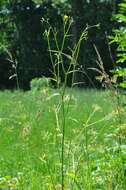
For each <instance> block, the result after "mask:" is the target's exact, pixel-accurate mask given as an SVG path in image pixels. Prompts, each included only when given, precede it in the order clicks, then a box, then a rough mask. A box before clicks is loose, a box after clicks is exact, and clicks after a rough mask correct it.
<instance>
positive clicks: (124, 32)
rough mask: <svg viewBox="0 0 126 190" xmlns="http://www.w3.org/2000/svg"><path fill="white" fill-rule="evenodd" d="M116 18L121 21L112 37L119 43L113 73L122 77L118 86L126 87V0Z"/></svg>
mask: <svg viewBox="0 0 126 190" xmlns="http://www.w3.org/2000/svg"><path fill="white" fill-rule="evenodd" d="M114 18H115V19H116V21H117V22H118V23H119V28H118V29H115V30H114V36H113V37H111V43H116V45H117V61H116V67H115V69H114V70H113V71H112V73H113V74H114V76H115V77H116V78H117V79H118V78H121V80H120V81H119V84H118V86H119V87H121V88H123V89H126V67H125V63H126V0H123V2H122V3H120V4H119V13H118V14H116V15H114ZM117 82H118V81H117Z"/></svg>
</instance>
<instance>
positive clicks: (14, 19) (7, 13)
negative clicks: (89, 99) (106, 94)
mask: <svg viewBox="0 0 126 190" xmlns="http://www.w3.org/2000/svg"><path fill="white" fill-rule="evenodd" d="M117 3H119V1H116V0H109V1H107V0H104V1H100V0H92V1H88V0H71V1H64V3H58V1H53V0H43V1H37V0H36V1H35V0H34V1H33V0H10V1H6V0H3V1H1V3H0V88H14V87H15V84H16V80H15V78H13V79H11V80H9V76H11V75H13V74H14V72H15V70H14V68H13V64H11V63H10V61H7V58H8V54H7V52H6V50H5V49H8V51H9V52H10V53H11V55H12V57H13V60H14V61H16V63H18V64H17V68H16V69H17V73H18V78H19V86H20V88H23V89H29V83H30V81H31V80H32V79H33V78H35V77H41V76H46V77H49V76H51V75H52V73H51V69H52V66H51V62H50V58H49V54H48V47H47V40H46V39H45V37H44V36H43V33H44V30H45V26H44V24H42V22H41V19H42V17H44V18H45V19H47V18H48V19H49V22H50V23H51V24H52V26H54V27H55V28H57V30H58V31H59V33H62V15H63V14H67V15H70V16H71V17H72V18H73V20H74V24H73V25H72V29H71V33H72V34H73V39H72V43H73V45H74V44H75V43H76V41H77V40H78V38H79V35H80V33H81V31H82V30H83V29H84V28H85V27H86V24H89V25H95V24H98V23H99V24H100V29H97V28H94V29H92V30H90V31H89V34H88V40H87V41H86V42H84V43H83V44H82V46H81V51H80V55H79V60H78V62H79V64H78V67H79V65H81V69H82V70H83V71H84V73H85V74H83V75H82V74H80V73H78V74H77V76H76V77H77V78H76V80H77V82H78V81H82V82H83V85H82V86H84V87H93V85H95V86H99V84H98V82H97V81H96V80H95V76H96V75H97V73H95V72H94V71H91V70H89V69H88V68H90V67H96V58H97V57H96V53H95V51H94V48H93V44H96V46H97V48H98V50H99V53H100V55H101V57H102V59H103V62H104V66H105V69H106V71H107V72H108V71H109V70H110V69H111V68H112V61H111V58H110V54H109V53H110V52H109V49H108V42H107V36H106V35H110V34H111V33H112V29H113V26H114V24H115V23H114V22H113V21H112V20H111V18H112V14H113V12H117V11H118V10H117ZM59 42H60V36H59ZM70 43H71V42H70ZM67 45H69V44H67ZM52 46H53V39H52ZM14 64H15V62H14ZM61 75H62V73H61ZM61 78H62V82H63V80H64V79H63V77H61ZM91 81H92V82H91ZM68 84H70V81H68Z"/></svg>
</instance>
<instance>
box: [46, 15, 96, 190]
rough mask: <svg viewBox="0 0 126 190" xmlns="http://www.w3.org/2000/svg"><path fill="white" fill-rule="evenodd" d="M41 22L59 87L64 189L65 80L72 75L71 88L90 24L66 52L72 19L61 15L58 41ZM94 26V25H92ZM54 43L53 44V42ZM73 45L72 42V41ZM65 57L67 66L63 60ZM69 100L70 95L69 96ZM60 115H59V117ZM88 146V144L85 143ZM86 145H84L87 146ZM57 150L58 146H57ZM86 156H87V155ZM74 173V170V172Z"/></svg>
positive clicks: (66, 107)
mask: <svg viewBox="0 0 126 190" xmlns="http://www.w3.org/2000/svg"><path fill="white" fill-rule="evenodd" d="M42 21H43V22H45V24H46V25H47V26H48V28H47V30H45V35H46V38H47V42H48V51H49V54H50V60H51V63H52V68H53V70H52V73H53V76H54V77H53V78H51V79H52V80H53V81H55V83H56V86H57V88H58V89H59V97H60V98H59V104H58V106H57V108H56V109H55V116H56V123H57V127H58V128H60V129H59V130H60V131H61V134H62V139H61V147H60V155H59V157H60V162H61V189H62V190H64V189H65V176H66V175H65V173H66V168H65V158H66V155H65V135H66V118H67V114H68V112H69V102H68V104H67V105H66V103H65V96H66V89H67V81H68V77H69V75H72V80H71V81H72V82H71V83H72V84H71V88H73V87H74V86H75V85H77V84H76V83H75V75H76V72H79V71H78V70H76V66H77V64H78V57H79V51H80V47H81V43H82V42H83V41H84V40H86V39H87V35H88V30H89V29H90V28H91V27H92V26H88V25H87V26H86V28H85V29H84V30H83V31H82V33H81V35H80V38H79V39H78V41H77V42H76V44H75V45H74V46H72V47H71V48H70V47H68V52H70V53H69V54H67V53H66V51H65V43H66V42H67V41H68V40H69V39H70V38H72V35H71V26H72V24H73V20H72V19H71V18H70V17H68V16H67V15H65V16H64V17H63V37H62V42H61V43H59V41H58V33H57V31H56V29H55V28H53V27H52V26H51V25H50V23H49V22H48V20H44V19H42ZM93 27H96V26H93ZM52 36H53V39H54V43H55V49H52V47H51V37H52ZM53 45H54V44H53ZM72 45H73V43H72ZM66 59H67V66H66V62H65V60H66ZM61 70H62V74H63V75H64V81H63V84H62V87H61V88H60V86H61V76H60V72H61ZM70 100H71V97H70ZM60 116H61V117H60ZM87 146H88V145H87ZM87 146H86V147H87ZM58 150H59V148H58ZM87 157H88V156H87ZM75 173H76V172H75ZM72 181H74V183H75V184H76V186H77V187H78V189H81V186H80V185H79V183H78V182H77V180H76V179H75V177H74V179H72Z"/></svg>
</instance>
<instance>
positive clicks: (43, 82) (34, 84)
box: [30, 77, 51, 90]
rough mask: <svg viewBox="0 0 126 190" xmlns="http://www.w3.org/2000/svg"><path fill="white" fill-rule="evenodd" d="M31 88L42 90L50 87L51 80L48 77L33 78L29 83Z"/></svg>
mask: <svg viewBox="0 0 126 190" xmlns="http://www.w3.org/2000/svg"><path fill="white" fill-rule="evenodd" d="M30 87H31V90H42V89H43V88H49V87H51V81H50V79H49V78H46V77H42V78H34V79H32V81H31V83H30Z"/></svg>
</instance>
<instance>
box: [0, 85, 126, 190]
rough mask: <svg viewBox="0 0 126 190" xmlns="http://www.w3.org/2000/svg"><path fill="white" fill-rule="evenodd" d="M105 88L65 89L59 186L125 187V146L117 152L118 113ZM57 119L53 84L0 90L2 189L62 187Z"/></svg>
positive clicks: (90, 189) (87, 189) (88, 189)
mask: <svg viewBox="0 0 126 190" xmlns="http://www.w3.org/2000/svg"><path fill="white" fill-rule="evenodd" d="M109 94H110V92H108V91H106V92H105V91H96V90H76V89H75V90H70V89H68V90H67V94H66V96H65V103H64V104H65V110H66V113H67V114H66V116H65V121H66V125H65V144H64V147H65V150H64V179H65V183H64V184H65V186H64V190H78V189H79V190H82V189H83V190H124V189H125V187H126V181H125V177H126V168H125V167H126V163H125V161H126V159H125V156H126V148H125V146H124V145H123V150H122V148H121V152H120V153H119V151H118V146H117V145H118V144H117V143H118V141H117V134H116V131H117V129H118V123H117V122H118V121H117V115H116V113H115V112H114V105H113V103H112V101H111V98H110V97H109ZM112 99H113V98H112ZM67 109H68V112H67ZM58 110H59V111H58ZM93 112H94V114H92V113H93ZM56 116H57V118H58V120H57V122H56ZM90 116H91V117H90ZM88 120H89V121H88ZM61 121H62V111H61V109H60V101H59V94H58V91H56V90H48V89H47V90H46V89H45V90H43V91H42V92H35V91H33V92H32V91H29V92H25V93H24V92H18V91H17V92H10V91H5V92H0V177H1V178H0V187H1V188H2V189H6V190H9V189H13V190H14V189H18V190H52V189H55V190H56V189H58V190H59V189H61V138H62V129H61ZM87 121H88V122H87ZM124 130H126V129H124ZM120 171H121V172H120Z"/></svg>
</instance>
